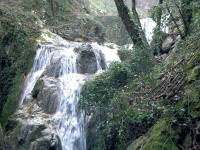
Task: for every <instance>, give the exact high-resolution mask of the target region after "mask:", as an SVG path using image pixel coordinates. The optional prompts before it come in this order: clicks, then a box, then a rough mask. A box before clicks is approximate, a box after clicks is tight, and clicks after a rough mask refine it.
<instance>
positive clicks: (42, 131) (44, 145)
mask: <svg viewBox="0 0 200 150" xmlns="http://www.w3.org/2000/svg"><path fill="white" fill-rule="evenodd" d="M5 141H6V145H7V149H8V150H62V147H61V142H60V139H59V137H58V136H57V135H56V134H55V133H53V132H52V131H51V130H50V129H49V128H48V127H47V126H45V125H40V124H34V123H33V124H32V123H29V121H19V122H18V124H17V126H16V127H15V128H14V129H13V130H12V132H10V131H9V132H8V133H7V135H6V138H5Z"/></svg>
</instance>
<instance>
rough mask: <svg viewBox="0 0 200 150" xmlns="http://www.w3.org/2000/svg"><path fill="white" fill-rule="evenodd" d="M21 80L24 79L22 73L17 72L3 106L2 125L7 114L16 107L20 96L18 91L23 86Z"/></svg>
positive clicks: (12, 111)
mask: <svg viewBox="0 0 200 150" xmlns="http://www.w3.org/2000/svg"><path fill="white" fill-rule="evenodd" d="M23 80H24V78H23V75H22V74H21V73H19V72H18V73H17V75H16V76H15V78H14V80H13V82H14V83H13V85H14V86H13V87H12V88H11V91H10V94H9V95H8V100H7V102H6V104H5V106H4V107H3V111H2V115H1V120H0V121H1V124H2V126H3V127H5V126H6V124H7V120H8V118H9V116H10V115H11V114H13V113H14V112H15V110H16V109H17V107H18V100H19V98H20V93H21V89H22V86H23Z"/></svg>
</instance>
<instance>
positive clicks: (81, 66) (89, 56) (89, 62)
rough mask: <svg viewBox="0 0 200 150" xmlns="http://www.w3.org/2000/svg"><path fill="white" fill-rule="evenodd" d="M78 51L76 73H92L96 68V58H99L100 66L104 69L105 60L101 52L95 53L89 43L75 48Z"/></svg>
mask: <svg viewBox="0 0 200 150" xmlns="http://www.w3.org/2000/svg"><path fill="white" fill-rule="evenodd" d="M76 52H78V56H77V61H76V63H77V71H78V73H81V74H85V73H89V74H94V73H96V72H97V70H98V68H97V67H98V64H97V62H98V61H97V59H99V62H100V64H99V65H100V67H101V68H102V69H105V61H104V57H103V54H102V53H101V52H97V53H95V50H93V48H92V46H91V45H89V44H85V45H81V47H80V48H78V49H76Z"/></svg>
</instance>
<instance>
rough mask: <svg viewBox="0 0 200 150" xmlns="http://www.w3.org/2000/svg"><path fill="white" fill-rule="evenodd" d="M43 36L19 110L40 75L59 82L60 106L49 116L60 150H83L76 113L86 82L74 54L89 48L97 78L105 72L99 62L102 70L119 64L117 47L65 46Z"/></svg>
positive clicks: (81, 115) (81, 117) (82, 133)
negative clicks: (43, 39) (103, 64)
mask: <svg viewBox="0 0 200 150" xmlns="http://www.w3.org/2000/svg"><path fill="white" fill-rule="evenodd" d="M45 32H46V31H45ZM48 32H49V31H48ZM49 33H51V32H49ZM42 36H43V38H45V40H46V41H45V42H44V43H42V42H41V43H40V48H39V49H38V50H37V54H36V57H35V60H34V64H33V68H32V71H31V73H30V74H29V75H28V77H27V79H26V82H25V88H24V92H23V94H22V97H21V102H20V107H23V105H24V104H25V102H27V101H29V99H30V98H29V97H31V92H32V90H33V88H34V86H35V84H36V82H37V80H38V79H39V78H41V77H42V75H48V76H51V77H52V78H56V79H58V81H59V83H58V84H57V86H58V89H59V90H58V95H59V98H58V99H59V105H58V107H57V110H56V113H55V114H53V115H52V119H51V120H52V121H51V122H50V123H51V124H55V126H56V127H55V128H56V131H57V134H58V136H59V137H60V140H61V143H62V149H63V150H85V149H86V137H85V129H84V112H81V113H78V111H77V104H78V101H79V95H80V90H81V86H82V85H83V83H84V82H85V80H86V78H87V74H81V73H80V72H78V70H77V67H78V66H77V59H78V58H79V57H78V56H79V55H80V54H79V53H77V52H75V49H77V48H79V49H80V50H81V49H84V50H86V51H87V49H88V48H90V51H91V52H92V53H94V56H95V60H96V64H97V70H96V74H97V73H100V72H101V71H102V70H103V69H104V68H103V67H102V61H104V63H105V68H107V67H108V66H109V64H110V63H111V62H112V61H119V57H118V56H117V47H114V48H109V47H108V46H100V45H98V44H97V43H77V42H68V41H65V40H63V39H62V38H60V37H59V36H57V35H56V34H53V33H51V37H49V36H47V35H46V34H45V33H44V34H43V35H42Z"/></svg>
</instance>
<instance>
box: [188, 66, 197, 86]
mask: <svg viewBox="0 0 200 150" xmlns="http://www.w3.org/2000/svg"><path fill="white" fill-rule="evenodd" d="M199 77H200V65H198V66H196V67H194V68H193V69H192V70H191V71H190V74H189V75H188V79H187V80H188V82H191V81H194V80H198V79H199Z"/></svg>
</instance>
